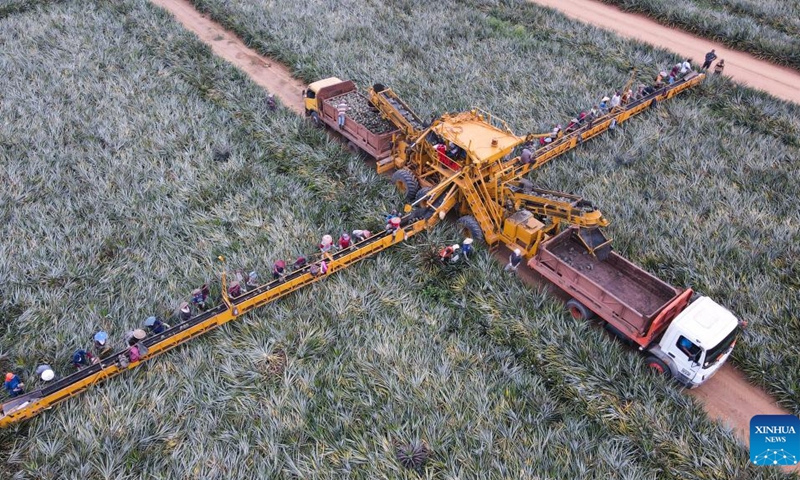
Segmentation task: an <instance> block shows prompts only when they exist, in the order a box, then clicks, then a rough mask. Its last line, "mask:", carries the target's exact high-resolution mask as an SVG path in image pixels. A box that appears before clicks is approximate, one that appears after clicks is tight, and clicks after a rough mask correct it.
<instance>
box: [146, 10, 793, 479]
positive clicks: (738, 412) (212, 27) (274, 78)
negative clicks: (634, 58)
mask: <svg viewBox="0 0 800 480" xmlns="http://www.w3.org/2000/svg"><path fill="white" fill-rule="evenodd" d="M151 2H152V3H153V4H155V5H158V6H160V7H162V8H164V9H166V10H167V11H169V12H170V13H172V14H173V15H174V16H175V18H176V19H177V20H178V21H179V22H180V23H181V24H183V25H184V27H186V28H187V29H188V30H190V31H192V32H194V33H195V34H196V35H197V36H198V37H199V38H200V39H201V40H202V41H203V42H204V43H206V44H208V45H210V46H211V48H212V50H213V51H214V53H215V54H217V55H219V56H220V57H222V58H224V59H225V60H227V61H228V62H230V63H231V64H233V65H235V66H236V67H237V68H239V69H241V70H242V71H244V72H246V73H247V74H248V75H249V76H250V77H251V78H252V79H253V81H255V82H256V83H257V84H258V85H260V86H262V87H264V88H265V89H266V90H267V91H269V92H270V93H274V94H275V95H276V96H277V97H278V98H279V99H280V100H281V102H282V103H283V104H284V105H286V106H287V107H289V108H290V109H292V110H294V111H295V112H297V113H298V114H301V115H302V114H303V113H304V106H303V99H302V94H301V92H302V90H303V88H305V85H304V83H303V82H301V81H300V80H297V79H295V78H293V77H292V75H291V73H290V72H289V70H288V68H286V67H285V66H283V65H281V64H279V63H278V62H276V61H275V60H272V59H270V58H267V57H264V56H262V55H259V54H258V53H256V52H255V51H253V50H251V49H249V48H248V47H247V46H246V45H245V44H244V43H243V42H242V41H241V40H239V39H238V38H237V37H236V36H235V35H234V34H232V33H230V32H228V31H227V30H225V29H224V28H223V27H222V26H221V25H219V24H218V23H216V22H214V21H212V20H209V19H208V18H206V17H205V16H204V15H203V14H201V13H200V12H198V11H197V10H196V9H195V8H194V7H193V6H192V5H191V4H190V3H189V2H188V1H187V0H151ZM536 2H537V3H540V4H542V5H547V6H552V7H554V8H559V9H562V8H563V9H564V10H566V12H565V13H568V12H569V14H570V16H574V17H575V18H578V19H580V20H584V21H589V22H590V23H595V24H597V25H598V26H600V27H603V28H607V29H609V30H613V31H615V32H617V33H620V34H623V35H626V33H627V35H628V36H630V35H632V34H635V35H637V38H640V39H641V40H644V41H646V42H651V43H654V44H656V45H658V46H663V47H665V48H678V47H677V46H681V47H680V48H681V52H680V53H681V54H682V55H685V56H691V57H692V58H695V59H699V58H702V55H703V54H704V53H705V51H704V50H706V49H708V48H716V49H717V52H724V53H723V54H722V55H720V57H721V58H725V59H726V60H725V63H726V64H727V65H729V67H726V69H725V73H726V74H730V75H731V76H734V78H736V80H737V81H740V82H743V83H744V82H747V83H748V84H749V85H751V86H754V87H756V88H762V89H764V90H766V91H768V92H769V93H772V94H774V95H776V96H779V97H782V98H788V99H790V100H792V101H795V102H798V103H800V74H797V73H794V72H791V71H789V70H787V69H783V68H781V67H776V66H774V65H772V64H769V63H765V62H763V61H760V60H757V59H755V58H754V57H752V56H749V55H746V54H742V53H738V52H737V53H736V54H735V55H734V54H731V53H728V52H730V50H728V49H725V48H723V47H721V46H719V45H714V44H713V43H711V42H708V41H706V40H703V39H698V38H696V37H692V36H690V35H688V34H685V33H683V32H679V31H674V30H670V29H667V28H666V27H662V26H660V25H658V24H656V23H654V22H652V21H650V20H648V19H646V18H644V17H641V16H637V15H629V14H626V13H622V12H621V11H619V10H617V9H614V8H613V7H608V6H606V5H602V4H599V3H597V2H592V1H586V0H570V2H564V1H563V0H536ZM631 32H633V33H631ZM639 35H641V37H639ZM698 46H699V47H698ZM698 48H699V50H698ZM729 68H730V70H728V69H729ZM509 253H510V252H509V251H508V249H506V248H505V247H502V248H499V249H496V250H495V252H494V255H495V257H496V258H497V259H498V261H499V262H500V263H502V264H505V263H506V262H507V259H508V256H509ZM519 278H520V279H521V280H523V281H525V282H526V283H528V284H529V285H531V286H533V287H534V288H542V287H544V288H548V289H549V290H550V291H551V292H552V293H553V294H554V295H555V296H556V297H557V298H560V299H562V300H567V299H568V297H567V296H566V294H565V293H564V292H563V291H561V290H559V289H558V288H554V287H553V286H552V285H550V284H549V283H548V282H547V281H546V280H544V279H543V278H542V277H541V276H539V275H538V274H537V273H536V272H534V271H532V270H530V269H528V268H526V267H525V266H521V267H520V269H519ZM688 393H689V395H692V396H693V397H694V398H696V399H698V400H699V401H700V402H702V403H703V404H704V405H705V408H706V411H707V412H708V414H709V416H710V417H711V418H715V419H718V420H719V421H720V423H722V424H725V425H728V426H730V427H731V428H733V430H734V431H735V432H736V433H737V434H738V436H739V437H740V438H741V439H742V441H743V442H744V444H745V445H746V444H747V442H748V441H749V434H748V432H749V428H750V418H751V417H752V416H753V415H759V414H788V413H789V412H788V411H787V410H785V409H782V408H781V407H779V406H778V405H777V403H776V402H775V400H774V399H772V398H771V397H770V396H769V395H767V394H766V393H764V392H763V391H762V390H760V389H759V388H758V387H755V386H753V385H751V384H750V383H748V381H747V379H745V378H744V375H742V374H741V372H738V371H737V370H736V369H734V368H733V367H732V366H731V365H730V364H727V365H725V366H724V367H722V368H721V369H720V371H719V372H717V374H716V376H715V377H714V378H712V379H711V380H710V381H708V383H706V384H705V385H703V386H702V387H700V388H699V389H696V390H691V391H688ZM795 470H796V471H800V468H797V469H795Z"/></svg>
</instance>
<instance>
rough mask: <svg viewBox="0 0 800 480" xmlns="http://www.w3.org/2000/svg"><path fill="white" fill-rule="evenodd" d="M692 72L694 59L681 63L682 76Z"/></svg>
mask: <svg viewBox="0 0 800 480" xmlns="http://www.w3.org/2000/svg"><path fill="white" fill-rule="evenodd" d="M691 71H692V59H691V58H687V59H686V60H684V61H683V63H681V71H680V73H681V75H686V74H687V73H689V72H691Z"/></svg>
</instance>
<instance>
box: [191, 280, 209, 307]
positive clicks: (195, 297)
mask: <svg viewBox="0 0 800 480" xmlns="http://www.w3.org/2000/svg"><path fill="white" fill-rule="evenodd" d="M204 286H205V285H204ZM206 298H207V296H206V295H203V288H202V287H201V288H195V289H194V290H193V291H192V303H193V304H194V305H195V306H196V307H197V309H198V310H200V311H203V312H204V311H206Z"/></svg>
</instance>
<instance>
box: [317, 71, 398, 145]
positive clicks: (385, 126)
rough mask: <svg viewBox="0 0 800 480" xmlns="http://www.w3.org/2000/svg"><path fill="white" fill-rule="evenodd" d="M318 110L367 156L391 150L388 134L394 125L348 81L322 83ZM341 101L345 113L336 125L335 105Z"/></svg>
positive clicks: (326, 120)
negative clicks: (345, 107) (323, 84)
mask: <svg viewBox="0 0 800 480" xmlns="http://www.w3.org/2000/svg"><path fill="white" fill-rule="evenodd" d="M317 98H318V99H319V100H320V103H321V105H320V113H321V118H322V121H323V122H325V123H326V124H327V125H328V126H330V127H331V128H332V129H334V130H335V131H336V132H338V133H340V134H341V135H342V136H344V137H345V138H347V139H348V140H350V142H352V145H354V146H356V147H358V148H360V149H361V150H363V151H364V152H366V153H367V154H368V155H369V156H371V157H373V158H375V159H376V160H380V159H382V158H384V157H386V156H388V155H390V154H391V152H392V136H393V135H394V133H395V132H397V127H395V126H394V125H392V124H391V123H390V122H388V121H387V120H385V119H384V118H382V117H381V114H380V112H378V111H377V109H375V108H373V107H372V105H370V103H369V99H367V97H365V96H364V95H363V94H362V93H360V92H359V91H358V90H357V89H356V86H355V84H354V83H353V82H352V81H349V80H348V81H346V82H342V83H339V84H336V85H331V86H329V87H325V88H323V89H321V90H320V91H319V93H318V94H317ZM342 102H343V103H345V104H346V105H347V107H348V111H347V113H346V114H345V122H344V128H343V129H339V128H338V119H337V117H338V113H337V105H338V104H339V103H342Z"/></svg>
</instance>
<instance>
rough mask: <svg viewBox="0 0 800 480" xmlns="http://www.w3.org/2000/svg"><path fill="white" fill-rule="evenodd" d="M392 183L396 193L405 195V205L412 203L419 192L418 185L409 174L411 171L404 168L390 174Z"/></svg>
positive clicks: (411, 174)
mask: <svg viewBox="0 0 800 480" xmlns="http://www.w3.org/2000/svg"><path fill="white" fill-rule="evenodd" d="M392 182H393V183H394V185H395V186H396V187H397V191H399V192H400V193H402V194H403V195H405V202H406V203H413V202H414V198H415V197H416V196H417V191H418V190H419V183H417V179H416V178H415V177H414V174H413V173H411V170H408V169H407V168H404V169H402V170H398V171H396V172H394V174H392Z"/></svg>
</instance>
